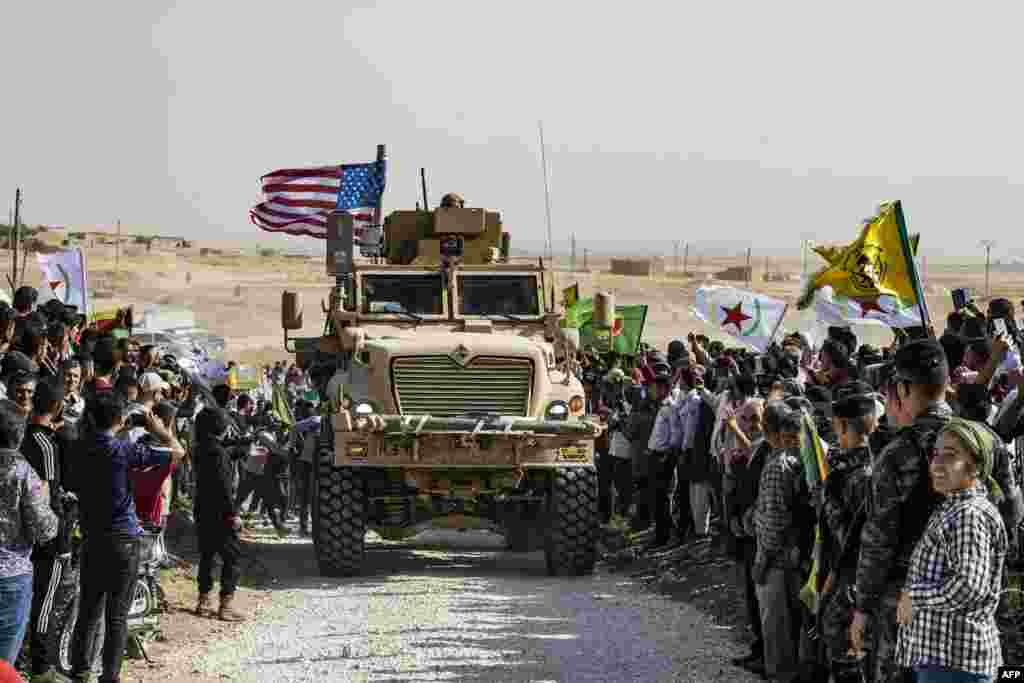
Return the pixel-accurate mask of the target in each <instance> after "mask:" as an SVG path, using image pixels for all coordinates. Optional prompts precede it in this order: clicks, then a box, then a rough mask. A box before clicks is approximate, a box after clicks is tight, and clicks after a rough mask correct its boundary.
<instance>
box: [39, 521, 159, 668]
mask: <svg viewBox="0 0 1024 683" xmlns="http://www.w3.org/2000/svg"><path fill="white" fill-rule="evenodd" d="M139 542H140V548H139V571H138V574H137V576H136V579H135V586H134V589H133V591H134V593H133V595H132V601H131V603H130V604H129V606H128V616H127V625H128V652H129V654H131V655H133V656H134V655H136V654H141V656H142V657H144V658H145V659H146V660H147V661H148V660H149V657H148V656H147V655H146V650H145V646H144V643H143V641H144V639H145V638H146V637H147V636H149V635H150V634H152V633H154V632H156V631H157V630H158V629H159V624H160V616H159V615H160V614H161V613H163V612H165V611H166V610H167V598H166V596H165V594H164V590H163V588H162V587H161V586H160V581H159V570H160V567H161V566H162V565H163V563H164V562H165V561H166V559H167V551H166V549H165V548H164V543H163V530H162V529H156V528H151V527H149V528H145V529H144V530H143V533H142V535H141V536H140V538H139ZM81 557H82V545H81V543H80V542H79V543H77V544H76V546H75V548H74V550H73V552H72V554H71V556H70V557H69V558H67V560H66V562H67V565H66V566H65V572H64V578H63V579H62V581H66V582H67V583H68V584H70V585H69V586H68V590H65V591H63V594H64V595H65V599H64V601H63V603H64V604H63V605H61V606H60V607H59V608H58V609H57V610H55V614H56V615H57V618H56V620H55V626H54V628H55V629H56V633H55V635H56V637H57V638H58V647H57V652H58V668H59V669H60V671H61V673H63V674H65V675H71V651H72V640H73V638H74V634H75V626H76V624H77V623H78V615H79V609H80V602H81V597H82V587H81V582H80V569H81ZM62 561H65V560H62ZM103 611H104V607H103V606H101V608H100V613H101V617H100V622H99V627H98V628H97V629H96V634H95V636H94V637H93V641H92V643H91V644H90V645H89V647H88V649H87V657H88V658H89V660H90V661H92V663H93V665H92V670H93V671H94V672H96V673H99V672H100V669H101V668H102V667H101V658H102V656H103V640H104V637H105V635H106V619H105V617H104V616H103ZM133 650H134V652H133Z"/></svg>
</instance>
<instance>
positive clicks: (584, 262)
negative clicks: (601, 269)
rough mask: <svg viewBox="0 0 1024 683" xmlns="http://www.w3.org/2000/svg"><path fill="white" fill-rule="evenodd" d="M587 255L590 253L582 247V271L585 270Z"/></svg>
mask: <svg viewBox="0 0 1024 683" xmlns="http://www.w3.org/2000/svg"><path fill="white" fill-rule="evenodd" d="M588 253H590V250H589V249H587V248H586V247H583V270H584V271H586V270H587V254H588Z"/></svg>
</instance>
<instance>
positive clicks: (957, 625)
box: [896, 418, 1007, 683]
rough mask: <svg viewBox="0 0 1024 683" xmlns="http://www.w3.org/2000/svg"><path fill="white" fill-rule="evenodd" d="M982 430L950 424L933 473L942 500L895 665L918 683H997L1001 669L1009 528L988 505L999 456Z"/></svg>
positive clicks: (920, 559)
mask: <svg viewBox="0 0 1024 683" xmlns="http://www.w3.org/2000/svg"><path fill="white" fill-rule="evenodd" d="M994 446H995V444H994V441H993V438H992V434H991V433H990V432H989V431H988V430H987V429H985V428H984V426H982V425H981V424H980V423H977V422H971V421H969V420H963V419H960V418H953V419H952V420H951V421H950V422H949V423H948V424H947V425H946V426H945V427H943V429H942V431H941V432H940V434H939V440H938V442H937V443H936V451H935V453H934V455H933V457H932V460H931V465H930V467H929V471H930V473H931V480H932V486H933V487H934V489H935V491H936V492H937V493H939V494H940V495H942V496H943V497H944V500H943V502H942V503H941V504H940V505H939V507H938V508H937V509H936V510H935V512H934V513H933V514H932V517H931V519H930V520H929V522H928V527H927V529H926V530H925V533H924V535H923V536H922V537H921V540H920V541H919V542H918V544H917V547H916V548H915V549H914V554H913V556H912V557H911V561H910V572H909V574H908V575H907V585H906V589H905V590H904V592H903V593H902V594H901V596H900V602H899V606H898V608H897V619H898V621H899V623H900V624H901V626H900V632H899V642H898V644H897V646H896V659H897V662H899V664H900V665H901V666H903V667H906V668H909V669H913V670H914V671H915V672H916V673H917V680H918V681H922V682H924V683H929V682H933V681H992V680H994V676H995V674H996V670H997V669H998V667H999V666H1000V665H1001V664H1002V663H1003V657H1002V651H1001V649H1000V645H999V630H998V628H997V627H996V620H995V614H996V606H997V605H998V604H999V593H1000V590H1001V588H1002V577H1003V563H1004V561H1005V560H1006V549H1007V541H1006V528H1005V527H1004V525H1003V520H1002V517H1001V516H1000V514H999V511H998V510H996V508H995V506H994V505H992V503H991V502H989V498H988V484H989V482H990V481H991V474H992V454H993V450H994Z"/></svg>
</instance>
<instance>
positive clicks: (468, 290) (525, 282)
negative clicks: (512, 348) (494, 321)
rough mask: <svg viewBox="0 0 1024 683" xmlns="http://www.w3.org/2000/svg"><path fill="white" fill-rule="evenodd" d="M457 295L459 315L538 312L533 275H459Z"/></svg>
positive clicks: (531, 313)
mask: <svg viewBox="0 0 1024 683" xmlns="http://www.w3.org/2000/svg"><path fill="white" fill-rule="evenodd" d="M459 299H460V300H459V306H460V310H459V312H460V313H462V314H463V315H494V314H497V315H501V314H503V313H504V314H508V315H540V302H539V301H538V299H537V278H536V277H534V276H533V275H461V276H459Z"/></svg>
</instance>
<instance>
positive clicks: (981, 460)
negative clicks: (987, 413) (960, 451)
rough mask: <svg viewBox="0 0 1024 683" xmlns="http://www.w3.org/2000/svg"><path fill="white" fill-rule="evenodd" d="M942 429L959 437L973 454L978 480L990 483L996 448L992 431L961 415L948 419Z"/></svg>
mask: <svg viewBox="0 0 1024 683" xmlns="http://www.w3.org/2000/svg"><path fill="white" fill-rule="evenodd" d="M942 431H944V432H949V433H951V434H953V435H954V436H956V437H957V438H958V439H960V442H961V443H962V444H963V445H964V446H965V447H966V448H967V450H968V451H969V452H970V453H971V454H972V455H973V456H974V461H975V462H976V463H977V464H978V480H979V481H982V482H985V483H986V484H989V485H991V484H992V458H993V457H994V453H995V448H996V442H995V437H994V436H993V435H992V432H990V431H989V430H988V429H986V428H985V425H983V424H981V423H980V422H973V421H971V420H965V419H963V418H961V417H954V418H952V419H950V421H949V422H947V423H946V426H945V427H943V428H942Z"/></svg>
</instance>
